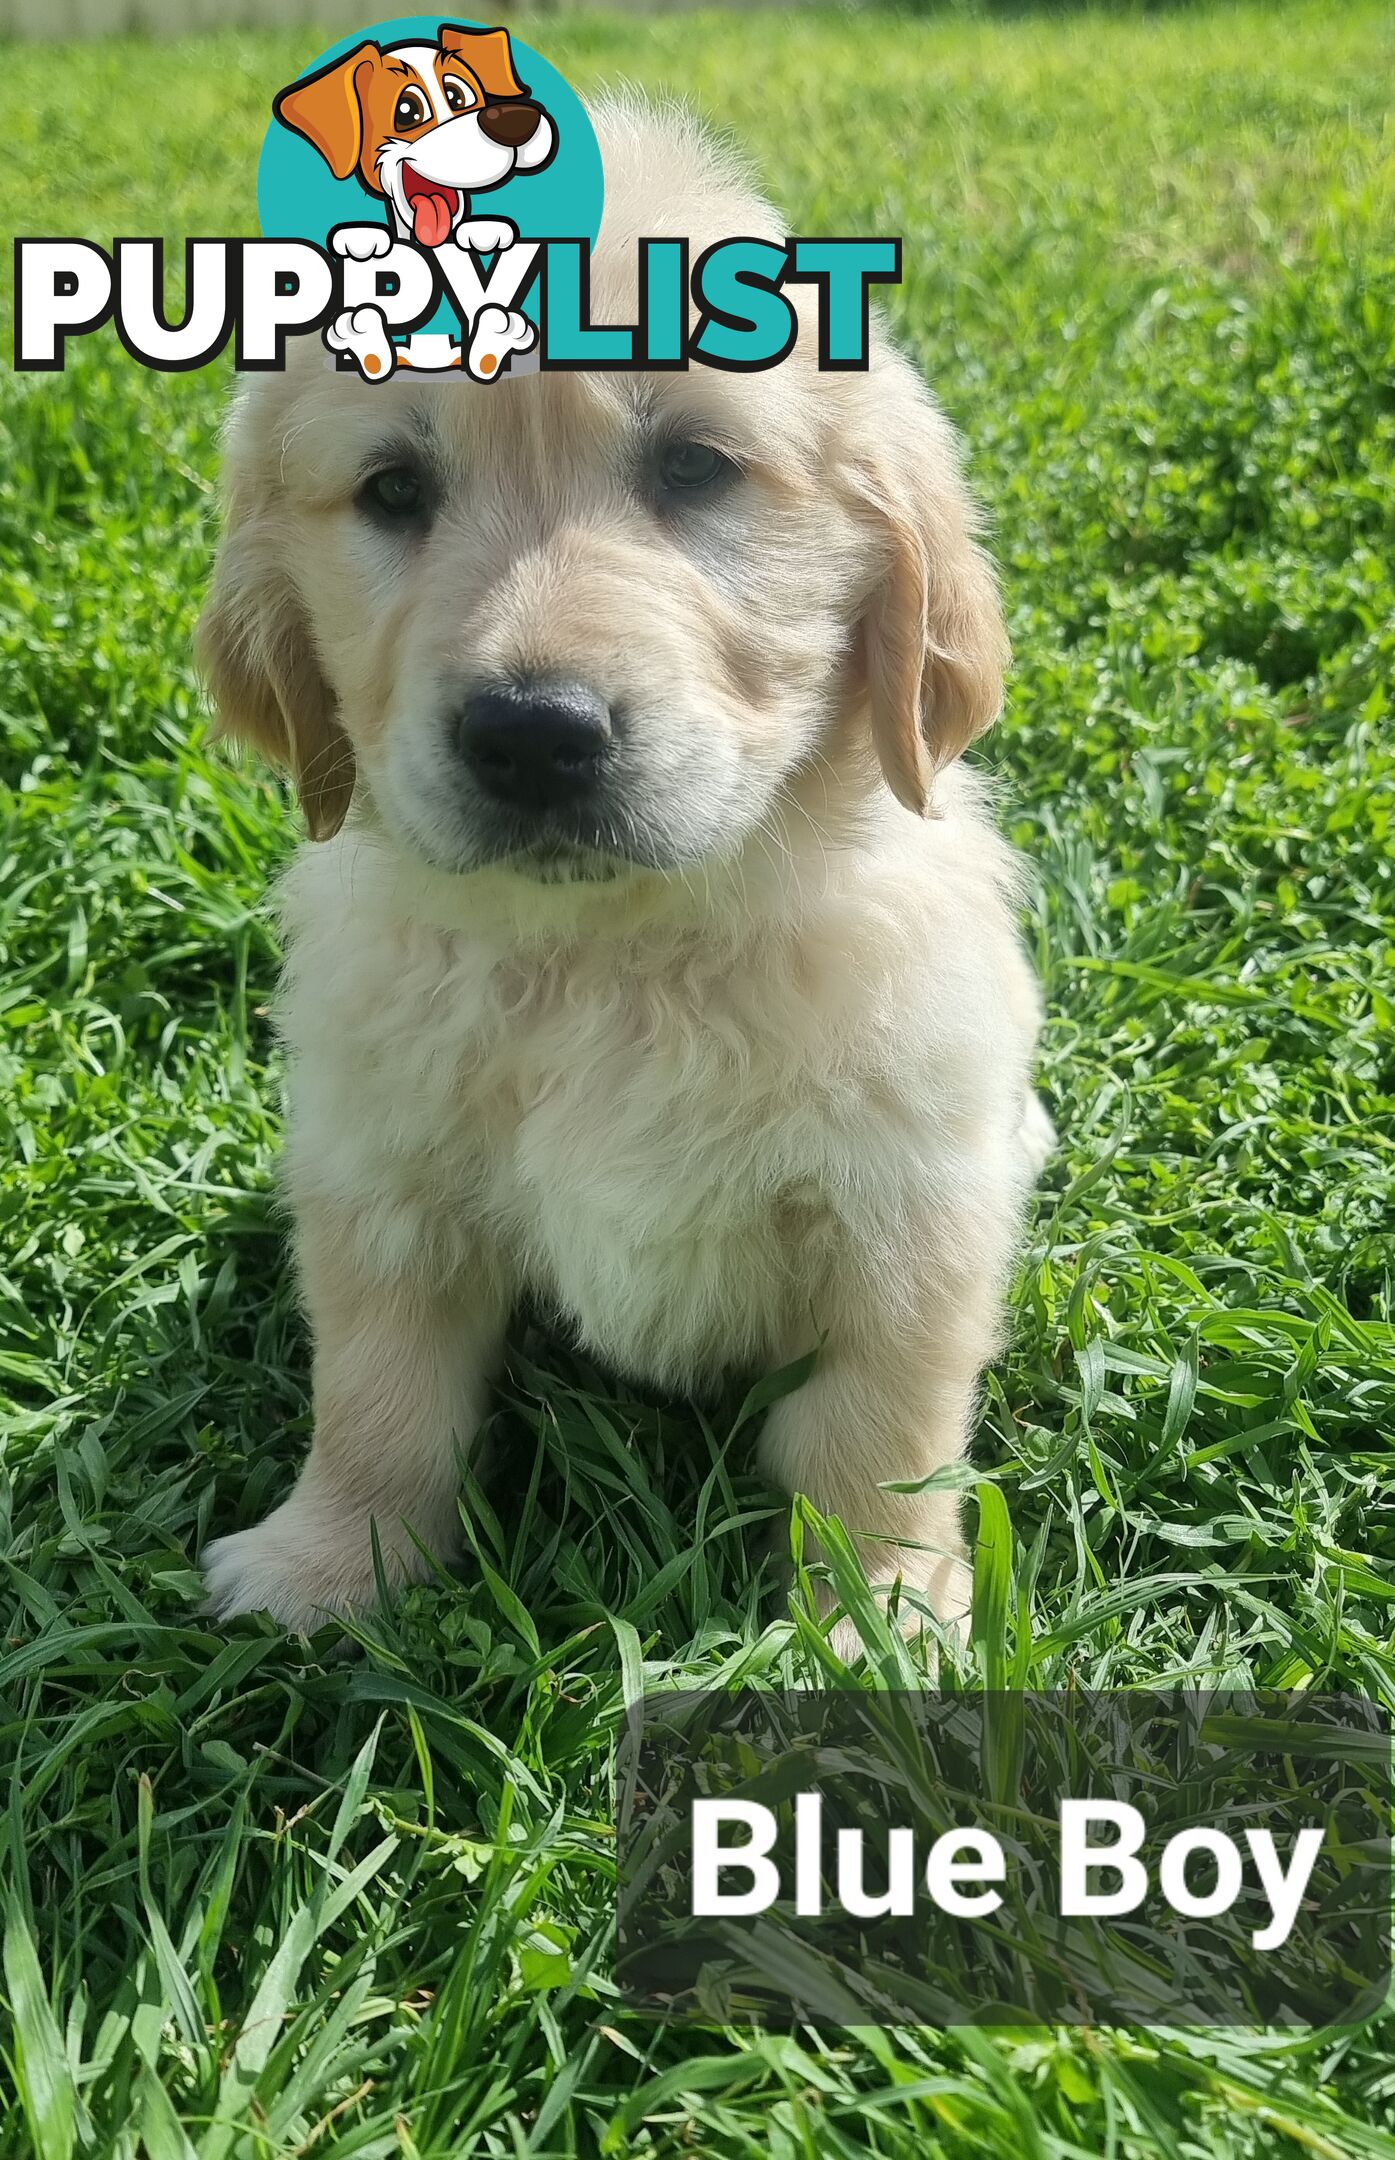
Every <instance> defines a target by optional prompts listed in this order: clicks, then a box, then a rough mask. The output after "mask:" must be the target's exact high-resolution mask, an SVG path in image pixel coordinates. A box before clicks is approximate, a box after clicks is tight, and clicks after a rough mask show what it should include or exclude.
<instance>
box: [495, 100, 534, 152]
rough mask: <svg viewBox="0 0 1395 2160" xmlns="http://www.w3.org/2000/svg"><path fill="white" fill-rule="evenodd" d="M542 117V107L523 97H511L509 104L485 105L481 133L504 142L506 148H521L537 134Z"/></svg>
mask: <svg viewBox="0 0 1395 2160" xmlns="http://www.w3.org/2000/svg"><path fill="white" fill-rule="evenodd" d="M541 118H542V113H541V111H540V109H539V108H538V107H537V106H536V105H530V104H528V103H526V102H525V101H524V100H523V99H522V98H519V99H511V100H510V102H509V103H508V104H507V105H483V106H481V107H480V114H479V124H480V133H481V135H487V136H488V137H489V140H490V141H491V142H493V143H500V144H502V145H503V147H504V148H505V149H506V150H520V149H522V147H523V145H524V143H526V142H531V141H532V139H533V137H534V136H535V135H536V134H537V132H538V122H539V120H541Z"/></svg>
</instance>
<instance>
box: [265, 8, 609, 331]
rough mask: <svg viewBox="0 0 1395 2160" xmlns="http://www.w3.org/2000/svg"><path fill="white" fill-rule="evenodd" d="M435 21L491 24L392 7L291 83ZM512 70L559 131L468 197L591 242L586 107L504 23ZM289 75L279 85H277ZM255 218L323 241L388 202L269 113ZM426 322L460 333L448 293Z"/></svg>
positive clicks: (277, 234)
mask: <svg viewBox="0 0 1395 2160" xmlns="http://www.w3.org/2000/svg"><path fill="white" fill-rule="evenodd" d="M443 22H449V23H451V24H452V25H454V26H455V27H457V28H459V29H462V30H489V29H493V28H494V27H495V26H494V25H493V24H492V23H487V22H485V23H481V22H474V21H472V20H471V19H470V18H469V17H458V16H454V15H442V14H441V13H440V12H436V13H434V14H431V15H394V16H393V17H392V18H391V19H390V20H389V21H387V22H381V23H370V24H369V25H368V26H367V27H366V28H365V29H362V30H360V31H358V32H357V34H356V35H355V36H353V37H346V38H339V39H337V40H336V42H335V43H334V44H333V45H327V46H326V47H325V49H324V51H323V52H322V53H320V54H319V56H318V57H317V58H316V59H314V60H312V61H311V62H310V64H309V65H308V66H307V67H305V68H302V70H301V72H300V75H298V76H296V77H295V78H294V80H295V81H297V82H299V81H301V80H303V78H304V77H305V76H307V75H316V74H318V73H319V71H320V69H321V68H322V67H328V66H329V64H330V62H331V61H333V60H340V59H342V58H343V57H344V55H345V54H346V53H351V52H353V51H354V50H355V49H356V48H357V47H358V46H360V45H362V44H365V43H366V42H368V41H369V40H371V41H372V42H373V43H374V44H375V45H383V46H387V45H402V44H406V43H408V42H415V43H417V44H423V45H434V44H435V43H436V42H437V40H438V38H439V36H440V32H441V25H442V23H443ZM509 42H510V45H511V46H512V48H513V61H514V72H515V73H516V74H517V76H518V78H519V80H520V82H524V83H526V84H527V85H528V90H529V93H530V95H531V96H533V97H535V98H536V99H537V100H538V103H539V104H540V105H541V106H542V107H543V108H544V110H545V111H546V112H547V113H548V115H549V117H550V118H551V121H552V124H553V126H554V127H555V128H556V130H557V149H556V152H555V154H554V156H553V159H552V162H551V164H550V165H546V166H544V168H543V170H542V171H541V172H538V173H515V174H514V176H513V178H512V179H511V180H506V181H505V182H504V184H503V186H502V187H496V188H487V189H483V190H481V192H480V193H479V194H477V195H474V196H472V197H471V209H472V210H473V212H474V214H475V215H476V216H478V217H502V218H509V219H511V220H512V222H513V223H514V224H515V225H516V226H517V228H518V232H519V237H520V238H521V239H524V240H573V239H575V240H584V241H585V242H586V243H587V244H588V246H593V245H594V244H595V239H596V235H597V233H598V232H599V231H600V227H601V204H602V200H603V197H604V192H605V180H604V175H603V174H602V171H601V153H600V148H599V146H598V144H597V142H596V136H595V130H594V129H593V128H592V126H591V122H590V119H589V118H588V116H587V112H586V108H585V106H584V105H583V104H582V102H581V100H580V98H579V97H578V96H577V94H576V92H575V90H573V88H572V86H571V84H570V83H569V82H567V81H566V80H565V78H564V77H563V76H561V75H559V74H558V72H557V70H556V68H555V67H553V66H552V64H551V62H550V61H547V60H544V58H543V57H542V54H541V53H538V52H535V51H534V50H533V48H532V46H531V45H525V44H523V42H522V41H521V39H519V38H517V37H515V36H514V34H513V32H512V30H510V32H509ZM289 87H290V85H289V84H284V85H278V89H280V88H287V89H289ZM257 219H258V222H259V224H260V225H261V229H262V233H263V235H264V236H265V238H266V239H268V240H313V241H315V242H316V243H317V244H318V245H319V246H321V247H323V246H324V245H325V243H326V241H327V239H328V237H329V235H330V233H331V232H332V231H333V229H334V227H335V226H336V225H354V224H358V225H386V224H387V222H388V216H387V206H386V204H385V203H384V202H383V201H382V199H381V198H380V197H379V196H376V195H370V194H369V193H368V192H367V190H366V189H364V188H362V187H360V186H359V183H358V181H357V180H356V179H354V178H353V177H352V176H351V177H350V178H349V179H347V180H336V179H335V177H334V175H333V173H332V172H331V171H330V169H329V167H328V165H326V163H325V161H324V159H323V158H322V157H321V156H320V153H319V151H318V150H316V149H315V147H314V145H313V144H312V143H308V142H307V141H306V140H305V137H304V136H303V135H297V134H296V132H295V130H294V128H288V127H283V126H282V124H281V122H280V121H279V120H277V119H275V118H273V120H272V122H271V125H270V127H269V128H268V129H267V131H266V139H265V141H264V142H263V143H262V153H261V158H260V160H259V161H258V165H257ZM537 289H538V288H537V285H536V283H535V284H534V286H533V288H532V296H531V297H530V298H529V299H528V300H527V301H526V302H525V304H524V312H525V313H526V314H529V315H532V316H534V319H536V306H537V302H536V295H537ZM426 327H427V328H428V329H432V330H446V329H449V330H453V331H455V332H456V333H457V334H458V332H459V328H460V325H459V322H458V321H457V318H456V316H455V312H454V310H453V309H452V308H451V307H450V306H449V303H448V302H443V303H442V305H441V307H440V308H439V309H438V310H437V312H436V314H435V315H434V316H433V317H432V319H431V321H430V323H429V324H427V325H426Z"/></svg>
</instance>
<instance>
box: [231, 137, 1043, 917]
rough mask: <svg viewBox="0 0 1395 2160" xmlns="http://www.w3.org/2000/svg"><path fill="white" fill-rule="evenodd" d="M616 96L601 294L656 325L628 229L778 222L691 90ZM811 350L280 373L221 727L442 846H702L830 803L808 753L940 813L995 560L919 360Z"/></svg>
mask: <svg viewBox="0 0 1395 2160" xmlns="http://www.w3.org/2000/svg"><path fill="white" fill-rule="evenodd" d="M597 121H598V132H599V133H600V136H601V142H602V149H603V154H604V159H605V169H606V176H607V185H606V209H605V223H604V228H603V231H602V236H601V242H600V246H599V248H598V250H597V257H596V263H595V269H594V275H593V285H592V291H593V302H594V304H595V307H596V311H597V314H598V316H600V317H605V316H610V317H611V319H614V320H620V321H624V320H633V319H634V316H633V312H632V311H633V306H634V297H635V296H634V290H633V287H634V280H635V262H636V247H635V243H636V241H637V239H638V237H639V236H640V235H641V234H653V233H655V232H656V230H668V231H671V232H674V233H682V234H685V235H687V236H688V237H689V238H690V239H691V242H692V249H693V255H694V258H696V255H697V253H698V251H699V250H700V249H701V248H702V247H703V246H704V245H706V244H708V243H709V242H711V241H713V240H716V239H719V238H723V237H725V236H726V235H728V234H731V233H745V234H751V235H759V234H766V235H768V236H769V237H771V238H779V237H781V234H780V227H779V224H778V221H777V220H776V219H775V217H774V215H773V213H772V212H770V211H769V210H768V209H767V208H766V207H765V206H764V205H762V204H761V203H759V202H758V201H757V200H756V199H755V198H754V197H753V196H752V195H751V193H750V189H749V186H748V184H747V182H746V180H745V178H744V176H743V175H742V173H741V172H740V171H739V170H738V169H737V168H735V167H734V166H733V164H732V163H731V161H730V160H729V159H728V158H726V157H725V156H724V155H722V154H721V153H719V152H718V151H716V150H715V149H714V148H713V147H712V146H711V144H710V143H708V142H707V141H706V140H705V138H704V137H703V136H702V135H701V134H700V133H699V132H698V131H697V130H696V129H695V128H694V127H693V125H692V124H691V123H688V122H685V121H684V120H683V118H682V116H681V115H679V116H675V115H664V116H663V118H662V122H660V121H659V120H656V119H655V118H653V117H651V116H646V115H645V114H643V113H642V112H637V111H635V110H634V109H632V108H611V109H608V110H605V111H602V112H601V113H600V114H599V115H598V116H597ZM656 205H662V206H663V210H662V222H660V221H659V213H658V212H657V211H656ZM803 304H804V303H803V302H802V301H801V302H800V305H801V307H802V306H803ZM627 311H628V312H627ZM815 342H816V341H815V338H814V335H813V325H812V322H807V321H806V322H805V324H804V325H803V327H802V330H801V335H800V339H799V342H798V345H797V346H796V349H795V352H794V353H793V354H792V355H791V356H790V357H789V359H787V360H786V361H784V362H782V363H781V364H780V365H779V366H778V367H776V368H774V369H771V370H768V371H766V372H763V373H755V374H749V375H741V374H733V373H727V372H725V371H722V370H719V369H711V368H704V367H701V366H695V367H693V368H692V369H690V370H688V371H686V372H674V373H656V374H652V375H625V374H617V375H612V376H605V375H599V374H568V373H561V372H558V373H551V372H548V373H543V374H541V375H535V376H531V377H525V378H523V379H522V380H520V381H518V382H512V381H507V380H506V381H505V382H503V383H501V384H499V385H498V386H496V387H493V388H491V389H489V390H488V391H481V390H476V389H473V388H471V387H470V386H469V385H467V384H466V383H464V382H463V381H461V380H458V379H456V378H454V377H452V378H451V379H449V380H445V381H441V380H434V381H433V380H431V379H421V378H416V379H414V378H411V377H407V378H406V379H399V380H395V381H394V382H393V383H392V384H391V385H390V386H389V387H388V388H387V389H381V388H376V387H369V386H368V385H365V384H361V383H358V382H356V381H352V380H350V379H349V378H347V377H345V376H342V375H335V374H330V373H327V372H326V371H325V369H324V368H323V366H322V364H321V356H320V355H319V353H318V349H316V350H315V351H313V352H312V351H309V350H304V351H301V352H300V353H298V354H296V355H295V356H294V357H293V359H292V363H291V365H290V366H289V367H288V369H287V371H286V373H285V374H284V375H279V376H278V375H264V376H259V377H257V378H256V379H255V380H253V381H252V382H251V383H249V384H248V385H247V386H245V388H244V389H243V391H242V393H241V396H240V398H239V401H238V404H237V408H236V411H235V414H234V417H233V422H232V427H231V436H230V446H229V474H230V488H231V501H230V518H229V525H228V531H227V536H226V539H225V541H224V544H223V549H222V554H221V556H220V559H219V563H218V569H217V575H216V578H215V583H214V589H213V594H212V597H211V599H210V601H209V604H208V608H207V610H206V612H205V615H204V618H203V622H202V625H201V646H202V652H203V657H204V661H205V665H206V668H207V671H208V673H209V675H210V677H211V681H212V688H213V692H214V695H215V697H216V699H217V702H218V704H219V706H220V708H221V712H222V715H223V719H224V722H225V725H226V726H227V728H228V729H229V730H231V731H232V732H234V733H236V734H240V735H243V736H245V737H249V738H250V739H252V740H253V741H255V742H257V743H259V744H260V745H262V747H263V748H265V749H266V750H268V751H270V752H271V753H272V754H273V755H277V756H280V757H283V758H285V759H287V760H288V761H289V762H290V764H291V765H292V767H293V769H294V771H295V773H296V775H297V779H298V782H299V786H300V792H301V796H302V799H303V801H304V805H305V811H306V816H307V819H308V821H309V826H310V830H311V832H312V833H313V834H315V835H316V836H318V837H325V836H326V835H328V834H332V833H333V832H335V831H336V830H337V829H338V827H339V825H340V823H341V822H342V820H343V818H344V816H345V813H346V811H347V809H348V807H349V804H350V801H351V799H354V800H355V801H356V802H357V803H358V804H359V805H360V806H361V810H362V814H363V815H364V816H366V817H369V818H371V819H373V820H374V821H375V822H376V823H377V824H378V825H379V826H380V827H381V828H383V829H384V830H385V831H386V833H387V834H388V835H389V836H390V838H391V840H392V841H393V842H394V843H395V844H396V845H397V846H398V847H399V848H400V849H401V850H403V851H404V852H405V853H406V854H408V855H409V856H415V857H417V858H420V859H424V860H425V861H427V862H428V863H430V864H432V865H435V866H436V867H437V868H439V869H443V870H447V871H452V872H470V871H473V870H476V869H478V868H481V867H482V866H484V865H487V864H504V865H507V866H508V868H509V869H510V870H511V871H513V872H515V873H517V874H518V875H519V876H521V877H530V878H538V877H548V878H556V877H558V876H569V877H575V876H586V877H600V876H605V877H614V876H617V875H621V874H624V873H625V872H627V871H628V870H631V869H634V868H638V867H644V868H648V869H650V870H660V871H664V870H674V871H681V870H683V869H684V868H685V867H686V866H688V865H690V864H693V863H697V862H703V861H708V860H712V859H714V858H723V857H733V856H736V855H738V854H739V853H740V851H741V849H742V847H743V844H744V843H745V842H747V840H748V839H751V840H753V841H754V840H759V837H760V828H761V827H762V826H763V825H769V824H770V822H771V820H772V816H775V815H778V814H779V813H780V811H781V809H782V806H786V805H789V804H791V803H793V802H800V803H802V804H803V805H804V806H805V814H807V812H808V805H809V804H810V803H812V804H813V805H814V806H815V807H814V810H813V815H815V817H817V816H818V815H819V810H818V807H817V806H818V804H819V801H820V796H819V792H818V789H817V787H815V786H813V785H811V781H812V778H813V776H814V775H832V774H835V773H836V774H837V775H838V776H839V779H840V783H841V786H842V789H843V797H844V799H846V798H847V796H848V794H849V791H850V792H851V795H852V797H853V799H854V800H855V801H856V802H858V803H861V804H865V803H866V802H867V801H868V800H869V798H870V797H871V796H872V795H873V793H874V792H875V791H880V790H882V789H883V788H884V787H889V788H890V790H891V791H892V793H894V794H895V796H896V797H898V798H899V800H900V801H901V802H902V803H903V804H905V805H906V806H907V807H908V808H909V809H910V810H913V811H916V812H924V811H925V810H926V809H927V807H928V806H929V803H930V797H931V791H932V784H933V780H934V775H935V771H936V769H937V767H940V766H943V765H945V764H947V763H948V762H949V761H950V760H952V759H953V758H955V757H957V756H958V755H959V753H960V752H961V751H962V750H963V749H964V748H965V746H966V745H967V744H968V743H969V742H970V741H971V740H972V739H973V737H974V736H975V735H977V734H978V733H979V731H980V730H981V729H983V728H985V727H986V726H987V725H988V724H989V722H990V721H991V720H992V719H993V717H994V715H995V713H996V712H997V709H998V705H999V702H1000V697H1001V689H1002V671H1003V666H1004V661H1005V657H1006V653H1005V643H1004V636H1003V629H1002V624H1001V619H1000V615H999V610H998V603H997V596H996V591H995V587H994V581H993V577H992V573H991V571H990V569H989V566H988V563H987V561H986V558H985V557H984V556H983V555H982V554H981V552H980V551H979V549H978V547H977V545H976V543H975V540H974V537H973V528H974V520H973V515H972V511H971V508H970V504H969V500H968V497H967V495H966V492H965V489H964V485H963V482H962V480H961V478H960V473H959V464H958V458H957V454H956V450H955V445H954V440H953V437H952V434H951V431H950V429H949V427H948V425H947V423H946V421H945V420H944V419H943V417H942V416H941V414H940V412H939V411H938V409H937V407H936V406H935V405H934V403H933V402H932V401H931V399H930V398H929V397H928V395H927V394H926V392H925V390H924V389H923V387H922V385H921V384H920V381H919V379H918V378H917V376H916V374H915V372H914V370H913V369H912V368H911V367H910V366H909V365H908V363H907V362H906V361H905V360H903V359H902V358H901V357H900V356H899V355H897V354H896V353H894V352H893V351H892V350H891V348H890V347H889V346H888V345H887V344H886V343H885V341H884V340H883V339H881V338H880V336H877V337H876V338H875V341H874V346H873V352H872V359H871V365H870V367H869V369H868V371H867V372H866V373H865V374H834V373H820V372H819V371H818V369H817V367H816V365H815V362H814V358H813V352H814V349H815ZM872 752H875V757H874V756H873V755H872V754H871V753H872ZM878 767H879V768H880V771H878Z"/></svg>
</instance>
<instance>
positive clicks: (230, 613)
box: [194, 497, 354, 840]
mask: <svg viewBox="0 0 1395 2160" xmlns="http://www.w3.org/2000/svg"><path fill="white" fill-rule="evenodd" d="M236 512H237V503H236V497H234V522H233V524H232V525H231V526H230V529H229V533H228V537H227V539H226V540H225V541H224V544H223V549H222V552H221V554H220V555H219V558H218V567H217V570H216V571H215V573H214V579H213V590H212V592H211V593H210V594H209V597H208V602H207V604H206V606H205V608H204V611H203V614H202V615H201V616H200V618H199V622H198V627H197V629H196V630H195V633H194V649H195V652H196V655H197V657H198V662H199V666H200V668H201V669H202V671H203V674H204V676H205V678H206V680H207V683H208V687H209V692H210V695H211V697H212V699H213V702H214V705H215V707H216V709H217V714H218V728H217V732H218V733H219V734H220V735H228V736H233V737H235V738H236V739H237V740H238V741H240V742H249V743H253V744H255V746H256V748H257V749H258V750H260V751H261V752H262V754H263V755H264V756H265V757H268V758H270V759H272V760H273V761H274V762H276V763H278V764H282V765H288V766H289V767H290V769H291V771H292V772H293V773H294V775H295V782H296V787H297V790H298V791H299V794H300V801H301V807H302V809H303V810H304V812H305V822H306V824H307V826H308V827H309V830H310V837H311V839H312V840H330V839H332V838H333V837H334V835H335V833H337V832H338V830H339V828H340V826H341V825H342V824H343V822H344V819H345V817H346V816H347V814H348V809H349V803H350V800H351V798H352V796H353V792H354V753H353V746H352V744H351V743H350V741H349V738H348V736H347V735H346V734H345V733H344V730H343V729H342V727H341V726H340V725H339V717H338V710H337V706H336V703H335V698H334V693H333V691H332V690H331V689H330V686H329V684H328V683H327V682H326V680H325V677H324V672H323V670H322V668H321V666H320V660H319V655H318V654H317V652H316V651H315V646H314V641H313V639H312V637H311V635H310V627H309V624H308V623H307V621H306V619H305V612H304V609H303V607H302V605H301V602H300V599H299V596H298V594H296V592H295V591H294V589H293V588H292V586H291V584H290V582H289V580H288V579H287V578H286V576H285V574H284V572H282V571H280V570H278V569H277V568H276V567H275V566H274V563H273V561H272V558H271V556H270V554H269V552H268V551H267V550H265V549H264V547H263V545H262V542H261V540H260V538H259V535H258V533H257V531H256V527H255V522H254V521H249V522H247V523H241V522H240V521H239V520H238V519H237V515H236Z"/></svg>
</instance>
